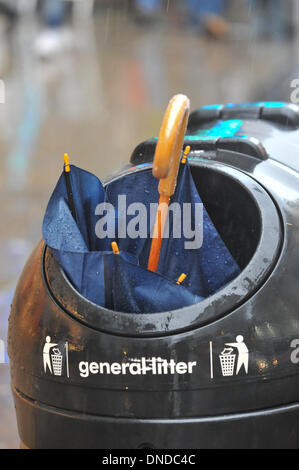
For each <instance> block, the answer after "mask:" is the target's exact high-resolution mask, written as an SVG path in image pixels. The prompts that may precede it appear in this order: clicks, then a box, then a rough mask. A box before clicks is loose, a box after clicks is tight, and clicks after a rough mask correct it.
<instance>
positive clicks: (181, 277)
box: [176, 273, 187, 284]
mask: <svg viewBox="0 0 299 470" xmlns="http://www.w3.org/2000/svg"><path fill="white" fill-rule="evenodd" d="M186 277H187V274H185V273H182V274H181V275H180V277H179V278H178V280H177V281H176V283H177V284H182V282H184V280H185V279H186Z"/></svg>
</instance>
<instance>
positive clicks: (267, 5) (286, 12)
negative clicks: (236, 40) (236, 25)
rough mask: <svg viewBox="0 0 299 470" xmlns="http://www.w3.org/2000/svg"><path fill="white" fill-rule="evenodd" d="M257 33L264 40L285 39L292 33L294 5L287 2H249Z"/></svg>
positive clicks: (278, 0) (271, 0)
mask: <svg viewBox="0 0 299 470" xmlns="http://www.w3.org/2000/svg"><path fill="white" fill-rule="evenodd" d="M248 1H249V6H250V8H251V12H252V17H253V27H254V31H255V33H256V34H257V35H258V36H260V37H262V38H271V37H274V38H277V39H280V38H283V37H286V36H288V35H290V34H291V33H292V28H291V21H290V19H291V17H292V14H291V10H292V4H291V2H288V1H287V0H248Z"/></svg>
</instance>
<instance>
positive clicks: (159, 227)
mask: <svg viewBox="0 0 299 470" xmlns="http://www.w3.org/2000/svg"><path fill="white" fill-rule="evenodd" d="M169 199H170V198H169V197H168V196H163V195H161V196H160V200H159V206H158V211H157V215H156V220H155V226H154V233H153V240H152V244H151V250H150V255H149V260H148V266H147V269H148V270H149V271H153V272H156V271H157V269H158V264H159V258H160V251H161V245H162V240H163V233H164V229H165V223H166V218H167V213H168V205H169Z"/></svg>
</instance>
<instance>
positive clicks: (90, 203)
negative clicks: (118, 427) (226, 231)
mask: <svg viewBox="0 0 299 470" xmlns="http://www.w3.org/2000/svg"><path fill="white" fill-rule="evenodd" d="M71 182H72V188H73V194H74V202H75V207H76V221H75V220H74V218H73V216H72V214H71V211H70V209H69V205H68V197H67V191H66V185H65V179H64V174H62V176H61V178H60V179H59V181H58V183H57V186H56V188H55V190H54V192H53V194H52V196H51V199H50V201H49V204H48V207H47V210H46V214H45V218H44V223H43V236H44V240H45V242H46V244H47V245H48V246H49V247H50V248H51V249H52V251H53V254H54V256H55V257H56V259H57V260H58V262H59V263H60V265H61V266H62V268H63V269H64V271H65V273H66V274H67V276H68V278H69V279H70V281H71V282H72V284H73V285H74V287H75V288H76V289H77V290H78V291H79V292H80V293H81V294H82V295H83V296H84V297H86V298H87V299H89V300H90V301H92V302H94V303H95V304H98V305H101V306H104V307H106V308H109V309H112V310H116V311H123V312H132V313H133V312H134V313H154V312H158V311H163V310H171V309H177V308H180V307H184V306H186V305H191V304H194V303H197V302H199V301H200V300H202V298H204V297H207V296H208V295H211V294H212V293H213V292H215V291H216V290H218V289H219V288H221V287H222V286H224V285H225V284H226V283H227V282H229V281H230V280H231V279H233V278H234V277H235V276H236V275H237V274H238V273H239V268H238V266H237V265H236V263H235V262H234V260H233V258H232V257H231V255H230V253H229V252H228V250H227V249H226V247H225V245H224V243H223V241H222V240H221V238H220V237H219V235H218V233H217V231H216V230H215V227H214V226H213V224H212V222H211V220H210V219H209V216H208V215H207V213H206V211H205V210H204V219H203V220H204V224H203V235H204V237H203V240H204V244H203V246H202V248H201V249H200V250H185V249H184V246H183V244H184V242H185V240H184V239H174V238H169V239H166V240H163V244H162V251H161V258H160V263H159V267H158V273H152V272H150V271H147V270H146V269H145V267H146V265H147V259H148V253H149V248H150V238H149V234H150V211H149V210H148V211H147V215H146V217H147V222H148V223H147V232H146V235H147V238H135V239H132V238H129V237H125V238H120V237H117V236H114V234H112V235H113V236H112V237H107V238H104V239H100V238H98V237H97V235H96V231H95V227H96V224H97V222H98V221H99V217H98V216H97V215H96V211H95V209H96V207H97V205H98V204H100V203H103V202H106V204H107V202H109V203H110V204H112V206H111V207H115V208H116V211H115V213H111V214H110V216H111V217H115V222H116V230H115V232H116V233H115V235H117V232H118V228H119V226H120V224H121V223H123V222H124V221H122V217H124V214H123V213H121V211H119V207H118V196H119V195H125V196H126V206H127V207H129V205H130V204H133V203H136V202H143V204H145V206H146V207H147V208H149V205H150V204H151V203H153V202H156V201H157V194H158V192H157V185H158V182H157V181H156V180H155V178H154V177H153V176H152V174H151V171H148V170H147V171H140V172H136V173H129V174H128V175H125V176H124V177H122V178H119V179H116V180H114V181H112V182H111V183H110V184H109V185H108V187H107V188H106V189H104V188H103V186H102V184H101V182H100V181H99V180H98V178H97V177H96V176H94V175H92V174H91V173H89V172H86V171H84V170H81V169H79V168H77V167H75V166H72V167H71ZM173 201H176V202H180V203H181V202H193V203H194V202H199V203H200V202H201V201H200V198H199V196H198V193H197V190H196V187H195V185H194V182H193V179H192V176H191V172H190V168H189V165H188V164H187V165H184V166H182V168H181V170H180V176H179V183H178V186H177V189H176V192H175V195H174V198H173ZM133 209H134V206H133ZM135 216H136V214H135V213H134V210H132V215H127V216H126V217H127V220H126V221H125V222H126V225H127V226H129V225H128V224H129V223H130V222H131V223H132V224H134V217H135ZM113 223H114V221H113ZM172 225H173V221H172V220H171V218H170V223H169V229H170V232H169V233H170V234H171V233H172V228H173V226H172ZM112 226H113V224H112ZM114 240H116V241H117V242H118V245H119V249H120V253H119V255H114V254H113V253H112V252H111V241H114ZM205 251H209V253H205ZM210 251H211V252H210ZM176 253H177V254H176ZM183 271H184V272H186V273H187V274H188V277H187V279H186V281H185V282H184V285H185V287H187V288H185V287H183V286H178V285H177V284H176V280H177V278H178V277H179V275H180V274H181V273H182V272H183Z"/></svg>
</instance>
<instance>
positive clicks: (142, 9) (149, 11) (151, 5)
mask: <svg viewBox="0 0 299 470" xmlns="http://www.w3.org/2000/svg"><path fill="white" fill-rule="evenodd" d="M161 6H162V0H135V2H134V7H135V13H136V15H137V19H138V20H141V21H143V20H144V21H148V20H149V21H151V20H155V19H156V18H157V17H158V16H159V13H161Z"/></svg>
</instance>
